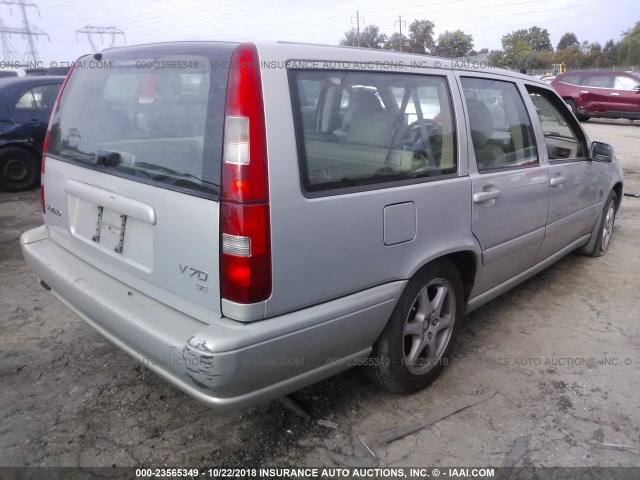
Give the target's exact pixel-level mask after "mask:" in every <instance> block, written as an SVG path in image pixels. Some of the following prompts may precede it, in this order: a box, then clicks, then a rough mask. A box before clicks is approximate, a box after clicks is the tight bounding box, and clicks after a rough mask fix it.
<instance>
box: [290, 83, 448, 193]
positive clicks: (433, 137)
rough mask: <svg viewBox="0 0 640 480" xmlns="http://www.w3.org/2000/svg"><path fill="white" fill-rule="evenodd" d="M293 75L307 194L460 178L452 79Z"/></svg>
mask: <svg viewBox="0 0 640 480" xmlns="http://www.w3.org/2000/svg"><path fill="white" fill-rule="evenodd" d="M289 75H290V84H291V86H292V89H293V92H292V99H293V109H294V118H295V120H296V124H297V137H298V148H299V153H300V164H301V176H302V179H301V180H302V185H303V188H304V190H305V191H307V192H322V191H330V190H335V189H344V188H353V187H363V186H372V185H380V184H385V183H387V182H398V181H407V180H409V181H410V180H415V179H422V178H427V177H439V176H442V175H445V174H454V173H455V172H456V165H457V162H456V152H455V131H454V126H453V125H454V119H453V112H452V108H451V99H450V95H449V87H448V84H447V80H446V78H445V77H442V76H437V75H415V74H398V73H377V72H353V71H352V72H346V71H324V70H323V71H290V72H289Z"/></svg>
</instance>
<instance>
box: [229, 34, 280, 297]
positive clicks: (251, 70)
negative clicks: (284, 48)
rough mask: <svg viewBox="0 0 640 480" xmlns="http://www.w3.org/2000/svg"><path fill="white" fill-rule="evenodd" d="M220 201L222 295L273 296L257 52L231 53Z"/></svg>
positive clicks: (244, 48)
mask: <svg viewBox="0 0 640 480" xmlns="http://www.w3.org/2000/svg"><path fill="white" fill-rule="evenodd" d="M220 196H221V201H220V245H221V249H220V285H221V293H222V297H223V298H225V299H227V300H231V301H233V302H237V303H256V302H261V301H264V300H266V299H267V298H269V296H270V295H271V234H270V230H271V225H270V219H269V184H268V165H267V143H266V135H265V121H264V105H263V102H262V85H261V81H260V63H259V60H258V51H257V49H256V46H255V45H253V44H241V45H239V46H238V47H237V48H236V49H235V50H234V53H233V57H232V61H231V68H230V70H229V82H228V86H227V103H226V109H225V126H224V152H223V161H222V181H221V195H220Z"/></svg>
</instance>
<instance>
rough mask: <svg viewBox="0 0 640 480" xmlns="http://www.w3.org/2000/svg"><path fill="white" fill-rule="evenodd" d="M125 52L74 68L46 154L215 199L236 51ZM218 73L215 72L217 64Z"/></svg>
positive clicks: (139, 50)
mask: <svg viewBox="0 0 640 480" xmlns="http://www.w3.org/2000/svg"><path fill="white" fill-rule="evenodd" d="M172 48H173V49H174V50H175V49H176V48H178V47H168V46H164V48H163V46H158V47H155V48H151V49H150V50H146V49H144V50H141V49H132V51H131V52H127V50H123V51H122V52H120V53H119V54H115V55H114V56H113V57H111V58H106V57H105V58H104V59H103V62H104V63H105V64H108V65H109V68H93V69H80V70H79V69H78V67H77V66H76V69H75V70H74V72H73V74H72V76H71V78H70V80H69V83H68V86H67V87H66V88H65V91H64V93H63V98H62V101H61V105H60V107H59V109H58V111H57V112H56V114H55V116H54V120H53V123H52V128H51V139H50V144H49V151H48V153H49V154H50V155H52V156H54V157H56V158H58V159H60V160H63V161H68V162H72V163H76V164H78V165H80V166H83V167H86V168H91V169H95V170H98V171H101V172H103V173H108V174H113V175H117V176H122V177H126V178H129V179H132V180H136V181H140V182H143V183H149V184H153V185H155V186H158V187H162V188H167V189H172V190H178V191H181V192H184V193H189V194H194V195H198V196H205V197H212V198H217V196H218V195H219V185H220V165H221V156H222V131H223V123H224V105H225V95H226V82H227V76H228V66H227V67H224V68H221V67H220V65H228V63H229V59H230V57H231V53H232V47H230V46H228V45H226V44H225V45H223V46H221V47H212V48H211V49H209V48H201V49H197V48H193V47H192V48H188V47H184V46H183V47H182V49H181V50H180V51H171V49H172ZM214 62H215V66H216V68H212V66H213V65H214Z"/></svg>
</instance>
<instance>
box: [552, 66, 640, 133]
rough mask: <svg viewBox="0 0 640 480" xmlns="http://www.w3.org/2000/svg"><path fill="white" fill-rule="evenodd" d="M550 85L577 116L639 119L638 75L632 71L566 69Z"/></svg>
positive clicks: (639, 82)
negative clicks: (568, 70) (576, 70)
mask: <svg viewBox="0 0 640 480" xmlns="http://www.w3.org/2000/svg"><path fill="white" fill-rule="evenodd" d="M551 85H552V86H553V88H555V89H556V91H557V92H558V93H559V94H560V96H561V97H562V98H564V100H565V102H567V104H568V105H569V106H570V107H571V109H572V110H573V112H574V113H575V114H576V116H577V117H578V119H579V120H581V121H583V122H584V121H587V120H589V119H590V118H592V117H607V118H628V119H630V120H636V119H640V75H639V74H637V73H632V72H587V71H585V72H566V73H561V74H559V75H558V76H557V77H556V78H555V79H554V80H553V81H552V82H551Z"/></svg>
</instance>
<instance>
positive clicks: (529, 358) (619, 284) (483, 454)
mask: <svg viewBox="0 0 640 480" xmlns="http://www.w3.org/2000/svg"><path fill="white" fill-rule="evenodd" d="M584 125H585V128H586V130H587V132H588V134H589V135H590V136H591V137H592V138H593V139H594V140H595V139H597V140H602V141H608V142H610V143H612V144H613V145H614V147H615V148H616V152H617V154H618V156H619V157H621V158H622V161H623V166H624V171H625V180H626V185H625V188H626V191H628V192H635V193H640V122H635V123H633V124H632V123H631V122H628V121H619V122H596V121H591V122H588V123H586V124H584ZM39 208H40V206H39V193H38V191H33V192H28V193H22V194H9V193H0V419H1V420H0V466H28V465H29V466H36V465H37V466H112V465H117V466H172V465H173V466H175V465H179V466H194V465H195V466H203V465H208V466H218V467H220V466H238V467H249V466H293V467H296V466H297V467H299V466H303V465H304V466H327V467H330V466H334V465H335V464H334V463H333V461H332V460H331V458H330V457H329V455H328V452H329V451H333V450H335V451H338V452H342V453H345V454H354V453H355V454H358V455H362V454H364V452H363V450H362V449H361V448H360V447H359V443H358V440H357V436H360V437H361V438H362V439H363V440H364V441H365V442H370V441H371V439H373V437H375V435H376V434H378V433H379V432H381V431H382V430H384V429H386V428H391V427H402V426H405V425H409V424H411V423H412V422H415V421H416V420H418V419H420V418H421V417H423V416H425V415H426V414H427V413H429V412H430V411H433V410H434V409H438V407H440V406H442V405H445V404H446V403H447V402H449V401H452V400H455V399H456V398H458V397H459V396H461V395H465V394H473V393H474V391H476V390H477V389H479V388H482V387H485V388H492V389H495V390H497V392H498V393H497V394H496V395H495V396H494V397H493V398H491V399H490V400H488V401H486V402H484V403H481V404H479V405H476V406H473V407H471V408H469V409H467V410H464V411H462V412H459V413H457V414H454V415H452V416H449V417H448V418H446V419H444V420H442V421H440V422H438V423H436V424H435V425H433V426H430V427H428V428H426V429H424V430H422V431H420V432H418V433H415V434H413V435H409V436H407V437H405V438H404V439H401V440H398V441H395V442H393V443H391V444H388V445H386V446H382V447H380V446H378V447H375V450H376V453H377V454H378V456H379V457H380V465H381V466H435V465H437V466H481V467H486V466H501V465H503V462H504V460H505V455H507V453H508V452H509V451H510V450H511V448H512V447H513V445H514V442H515V440H516V439H517V438H518V437H521V436H523V435H528V434H530V435H532V437H531V442H530V444H529V448H528V450H527V451H526V453H525V454H524V455H523V457H522V458H521V459H520V460H519V462H518V463H517V466H640V395H639V394H638V392H640V372H639V367H640V307H639V303H638V297H639V296H640V273H639V272H640V198H631V197H624V199H623V202H622V207H621V209H620V211H619V213H618V218H617V223H616V228H615V231H614V237H613V240H612V245H611V248H610V250H609V252H608V253H607V255H605V256H604V257H602V258H598V259H592V258H586V257H582V256H579V255H577V254H572V255H569V256H568V257H566V258H565V259H563V260H562V261H560V262H559V263H557V264H556V265H555V266H553V267H551V268H549V269H547V270H545V271H544V272H542V273H541V274H539V275H537V276H536V277H534V278H532V279H531V280H530V281H527V282H525V283H524V284H522V285H520V286H519V287H518V288H516V289H514V290H512V291H511V292H509V293H507V294H505V295H503V296H502V297H500V298H498V299H497V300H495V301H493V302H491V303H490V304H488V305H486V306H484V307H483V308H481V309H480V310H478V311H476V312H475V313H473V314H471V315H468V316H467V317H466V318H465V323H464V325H463V328H462V332H461V335H460V337H459V340H458V344H457V347H456V348H455V350H454V358H453V361H452V364H451V365H450V366H449V367H448V368H446V369H445V370H444V372H443V375H442V376H441V377H440V379H439V380H437V381H436V382H435V383H434V384H432V385H431V386H430V387H429V388H427V389H426V390H424V391H422V392H420V393H417V394H415V395H412V396H397V395H393V394H390V393H386V392H383V391H381V390H379V389H377V388H376V387H374V386H372V385H370V384H369V383H368V381H367V380H366V378H365V377H364V376H363V375H362V372H359V371H358V370H352V371H349V372H347V373H344V374H342V375H339V376H337V377H335V378H332V379H330V380H327V381H325V382H322V383H320V384H317V385H314V386H312V387H309V388H306V389H304V390H301V391H299V392H297V393H295V394H293V395H292V398H293V399H294V400H296V401H297V402H298V403H299V404H300V405H301V406H302V407H303V408H304V409H305V410H306V411H307V412H309V414H310V415H311V416H312V421H305V420H304V419H302V418H301V417H299V416H297V415H295V414H294V413H292V412H290V411H289V410H287V409H285V408H284V407H283V406H282V405H281V404H280V403H279V402H271V403H268V404H266V405H262V406H259V407H256V408H253V409H250V410H245V411H241V412H236V413H218V412H214V411H211V410H209V409H208V408H207V407H204V406H201V405H200V404H198V403H197V402H195V401H194V400H192V399H191V398H189V397H187V396H186V395H184V394H183V393H181V392H180V391H178V390H176V389H174V388H173V387H171V386H170V385H168V384H167V383H165V382H164V381H162V380H160V379H159V377H157V376H156V375H155V374H153V373H151V372H150V371H148V370H146V369H145V368H143V367H142V366H140V365H138V364H137V363H135V362H134V361H133V360H131V359H129V357H128V356H127V355H126V354H125V353H123V352H121V351H120V350H118V349H117V348H115V347H114V346H112V345H111V344H110V343H108V342H107V341H106V340H104V339H103V338H102V337H100V335H98V334H97V333H95V332H94V331H93V330H92V329H91V328H90V327H89V326H87V325H86V324H84V323H83V322H82V321H80V320H79V319H78V318H77V317H76V316H75V315H74V314H72V313H71V312H70V311H69V310H68V309H67V308H66V307H64V306H63V305H62V304H61V303H60V302H59V301H58V300H56V299H55V298H54V297H53V296H52V295H51V294H50V293H48V292H46V291H45V290H44V289H42V288H41V287H40V286H39V285H38V283H37V280H36V278H35V277H34V276H33V274H32V273H31V272H30V270H29V269H28V268H27V266H26V264H25V263H24V261H23V259H22V256H21V254H20V249H19V246H18V237H19V235H20V234H21V233H22V232H24V231H25V230H27V229H30V228H32V227H34V226H37V225H39V224H40V223H41V222H42V219H41V216H40V212H39ZM318 420H330V421H331V422H335V424H336V425H331V424H330V425H331V426H329V427H327V426H323V425H320V424H318V423H317V422H318ZM332 427H337V428H332Z"/></svg>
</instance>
